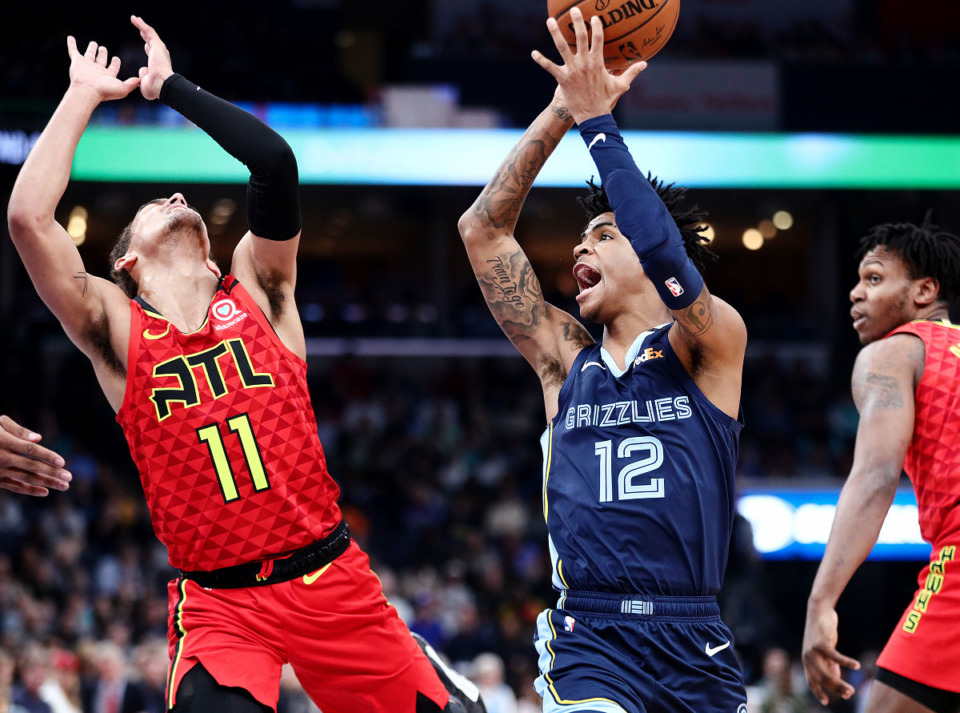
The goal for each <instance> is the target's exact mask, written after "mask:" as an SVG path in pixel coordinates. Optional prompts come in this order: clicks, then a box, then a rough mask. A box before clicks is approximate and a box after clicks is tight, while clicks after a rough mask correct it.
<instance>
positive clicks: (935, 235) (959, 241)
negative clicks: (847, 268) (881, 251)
mask: <svg viewBox="0 0 960 713" xmlns="http://www.w3.org/2000/svg"><path fill="white" fill-rule="evenodd" d="M930 215H931V212H930V211H927V215H926V217H925V218H924V219H923V224H922V225H920V226H917V225H914V224H913V223H884V224H882V225H877V226H875V227H873V228H871V229H870V231H869V232H868V233H867V234H866V235H864V236H863V237H862V238H860V249H859V250H858V251H857V262H860V260H862V259H863V256H864V255H866V254H867V253H868V252H870V251H871V250H873V249H874V248H878V247H883V248H885V249H887V250H889V251H890V252H893V253H896V254H897V255H899V256H900V259H901V260H903V262H904V264H905V265H906V267H907V272H908V273H909V275H910V279H911V280H919V279H921V278H923V277H932V278H933V279H935V280H936V281H937V282H939V283H940V295H939V297H940V299H942V300H947V301H953V300H956V299H957V298H958V297H960V238H958V237H957V236H956V235H953V234H951V233H948V232H947V231H945V230H943V229H941V228H940V226H938V225H934V224H933V223H932V222H931V219H930Z"/></svg>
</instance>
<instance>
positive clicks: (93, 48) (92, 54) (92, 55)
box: [83, 41, 97, 60]
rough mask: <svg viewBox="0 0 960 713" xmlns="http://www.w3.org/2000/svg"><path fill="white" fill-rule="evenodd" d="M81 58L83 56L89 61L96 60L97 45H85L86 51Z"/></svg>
mask: <svg viewBox="0 0 960 713" xmlns="http://www.w3.org/2000/svg"><path fill="white" fill-rule="evenodd" d="M83 56H84V57H85V58H87V59H89V60H94V59H96V57H97V43H96V42H93V41H91V42H90V44H88V45H87V49H86V51H85V52H84V53H83Z"/></svg>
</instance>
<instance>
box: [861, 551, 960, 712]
mask: <svg viewBox="0 0 960 713" xmlns="http://www.w3.org/2000/svg"><path fill="white" fill-rule="evenodd" d="M917 581H918V583H919V585H920V588H919V589H918V590H917V592H916V594H915V595H914V597H913V601H912V602H911V603H910V606H909V607H908V608H907V610H906V611H905V612H904V613H903V616H902V617H901V618H900V623H899V624H897V628H896V629H894V631H893V634H892V635H891V636H890V640H889V641H887V645H886V646H885V647H884V648H883V651H882V652H881V653H880V657H879V658H878V659H877V665H878V666H881V667H883V668H885V669H888V670H890V671H893V672H894V673H898V674H900V675H901V676H905V677H906V678H909V679H910V680H912V681H916V682H917V683H922V684H924V685H927V686H932V687H934V688H940V689H943V690H945V691H955V692H958V693H960V677H958V676H957V671H958V670H960V548H958V547H957V546H955V545H946V546H943V545H938V546H936V547H934V548H933V552H932V553H931V555H930V564H929V565H927V566H926V567H924V568H923V570H922V571H921V572H920V576H919V577H918V580H917Z"/></svg>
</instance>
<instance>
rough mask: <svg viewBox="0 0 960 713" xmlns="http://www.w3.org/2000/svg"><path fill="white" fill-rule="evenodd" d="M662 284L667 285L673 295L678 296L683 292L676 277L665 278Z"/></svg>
mask: <svg viewBox="0 0 960 713" xmlns="http://www.w3.org/2000/svg"><path fill="white" fill-rule="evenodd" d="M663 284H665V285H666V286H667V289H668V290H670V294H671V295H673V296H674V297H679V296H680V295H682V294H683V286H682V285H681V284H680V283H679V282H677V278H676V277H671V278H670V279H669V280H666V281H665V282H664V283H663Z"/></svg>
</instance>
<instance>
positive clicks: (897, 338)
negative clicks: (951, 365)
mask: <svg viewBox="0 0 960 713" xmlns="http://www.w3.org/2000/svg"><path fill="white" fill-rule="evenodd" d="M925 355H926V345H925V344H924V341H923V339H922V338H921V337H920V336H919V335H917V334H914V333H913V332H908V331H904V332H895V333H891V334H889V335H887V336H886V337H884V338H883V339H878V340H876V341H873V342H871V343H870V344H867V345H866V346H864V347H863V348H862V349H861V350H860V353H859V354H857V360H856V363H855V364H854V367H853V379H854V382H855V383H858V382H859V383H862V384H863V385H864V386H869V385H870V384H871V383H880V382H882V381H883V380H884V378H908V377H909V378H913V379H918V378H919V376H920V375H922V373H923V365H924V358H925Z"/></svg>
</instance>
